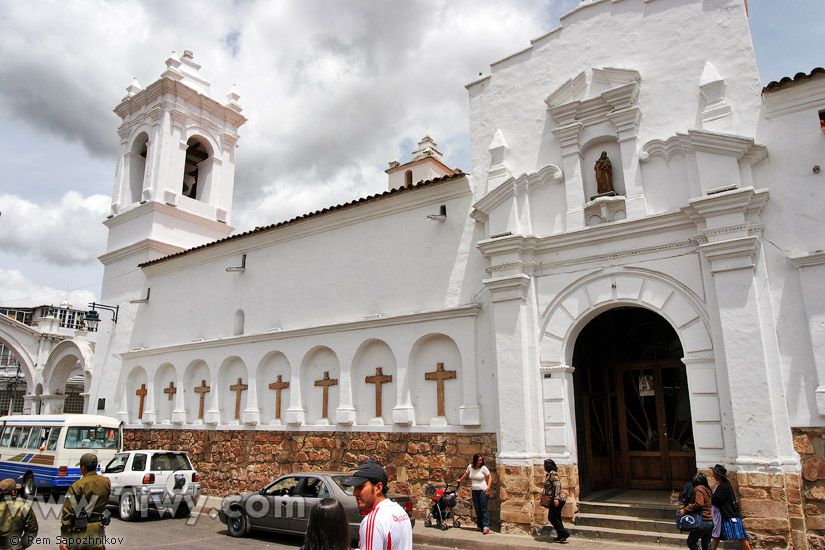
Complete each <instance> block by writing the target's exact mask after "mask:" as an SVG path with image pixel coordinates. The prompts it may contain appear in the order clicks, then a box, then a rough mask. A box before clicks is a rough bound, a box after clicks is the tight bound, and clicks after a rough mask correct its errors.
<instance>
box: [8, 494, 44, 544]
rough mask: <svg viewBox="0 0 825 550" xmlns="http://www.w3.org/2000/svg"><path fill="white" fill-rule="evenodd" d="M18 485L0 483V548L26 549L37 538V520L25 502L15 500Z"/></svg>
mask: <svg viewBox="0 0 825 550" xmlns="http://www.w3.org/2000/svg"><path fill="white" fill-rule="evenodd" d="M19 490H20V484H19V483H17V482H16V481H14V480H13V479H11V478H6V479H4V480H3V481H0V548H28V547H29V546H31V545H32V543H33V542H34V538H35V537H36V536H37V529H38V526H37V518H36V517H35V516H34V512H33V511H32V508H31V506H29V503H28V502H26V501H25V500H17V498H16V497H17V491H19Z"/></svg>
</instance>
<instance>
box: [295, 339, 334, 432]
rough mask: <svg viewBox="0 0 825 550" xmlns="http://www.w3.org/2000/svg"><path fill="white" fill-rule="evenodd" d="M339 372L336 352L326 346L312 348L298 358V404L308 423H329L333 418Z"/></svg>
mask: <svg viewBox="0 0 825 550" xmlns="http://www.w3.org/2000/svg"><path fill="white" fill-rule="evenodd" d="M340 373H341V368H340V362H339V361H338V356H337V355H335V352H334V351H332V350H331V349H329V348H328V347H326V346H317V347H315V348H312V349H311V350H310V351H309V352H307V354H306V355H305V356H304V359H303V361H301V406H302V407H303V409H304V410H305V411H306V423H307V424H319V425H329V424H331V423H332V422H333V421H334V419H335V409H337V408H338V403H339V402H340V398H339V395H340V380H339V378H340ZM333 380H334V381H335V382H332V381H333ZM321 384H323V385H321ZM324 388H326V393H327V415H326V417H324V414H323V404H324Z"/></svg>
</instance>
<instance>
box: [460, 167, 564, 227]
mask: <svg viewBox="0 0 825 550" xmlns="http://www.w3.org/2000/svg"><path fill="white" fill-rule="evenodd" d="M563 180H564V176H563V175H562V171H561V168H559V167H558V166H555V165H553V164H548V165H547V166H544V167H543V168H541V169H540V170H539V171H537V172H533V173H532V174H522V175H520V176H518V177H511V178H508V179H507V180H506V181H504V182H503V183H502V184H501V185H499V186H498V187H496V188H495V189H494V190H493V191H491V192H489V193H488V194H487V195H485V196H484V197H483V198H482V199H481V200H479V201H478V202H476V203H475V204H474V205H473V209H474V210H479V211H481V212H482V213H483V214H485V215H489V214H490V212H492V211H493V210H494V209H495V208H496V207H497V206H499V205H500V204H502V203H503V202H504V201H506V200H509V199H511V198H513V197H516V196H518V195H522V194H524V193H526V192H528V191H529V190H530V188H531V187H543V186H545V185H547V184H548V183H550V182H555V183H561V182H562V181H563ZM473 218H474V219H478V218H477V217H476V216H473Z"/></svg>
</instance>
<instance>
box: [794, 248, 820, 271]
mask: <svg viewBox="0 0 825 550" xmlns="http://www.w3.org/2000/svg"><path fill="white" fill-rule="evenodd" d="M788 261H789V262H791V264H793V266H794V267H795V268H797V269H802V268H804V267H815V266H818V265H825V250H817V251H815V252H805V253H802V254H791V255H790V256H788Z"/></svg>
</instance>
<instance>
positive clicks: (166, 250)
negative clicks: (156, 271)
mask: <svg viewBox="0 0 825 550" xmlns="http://www.w3.org/2000/svg"><path fill="white" fill-rule="evenodd" d="M181 250H183V249H182V248H181V247H179V246H174V245H171V244H167V243H163V242H160V241H156V240H154V239H144V240H142V241H138V242H136V243H134V244H130V245H128V246H124V247H123V248H118V249H117V250H113V251H111V252H107V253H106V254H103V255H101V256H98V257H97V259H98V260H100V263H102V264H103V265H109V264H111V263H112V262H116V261H118V260H122V259H123V258H128V257H129V256H134V255H135V254H141V253H143V252H155V253H157V254H159V255H161V256H166V255H169V254H175V253H176V252H180V251H181Z"/></svg>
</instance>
